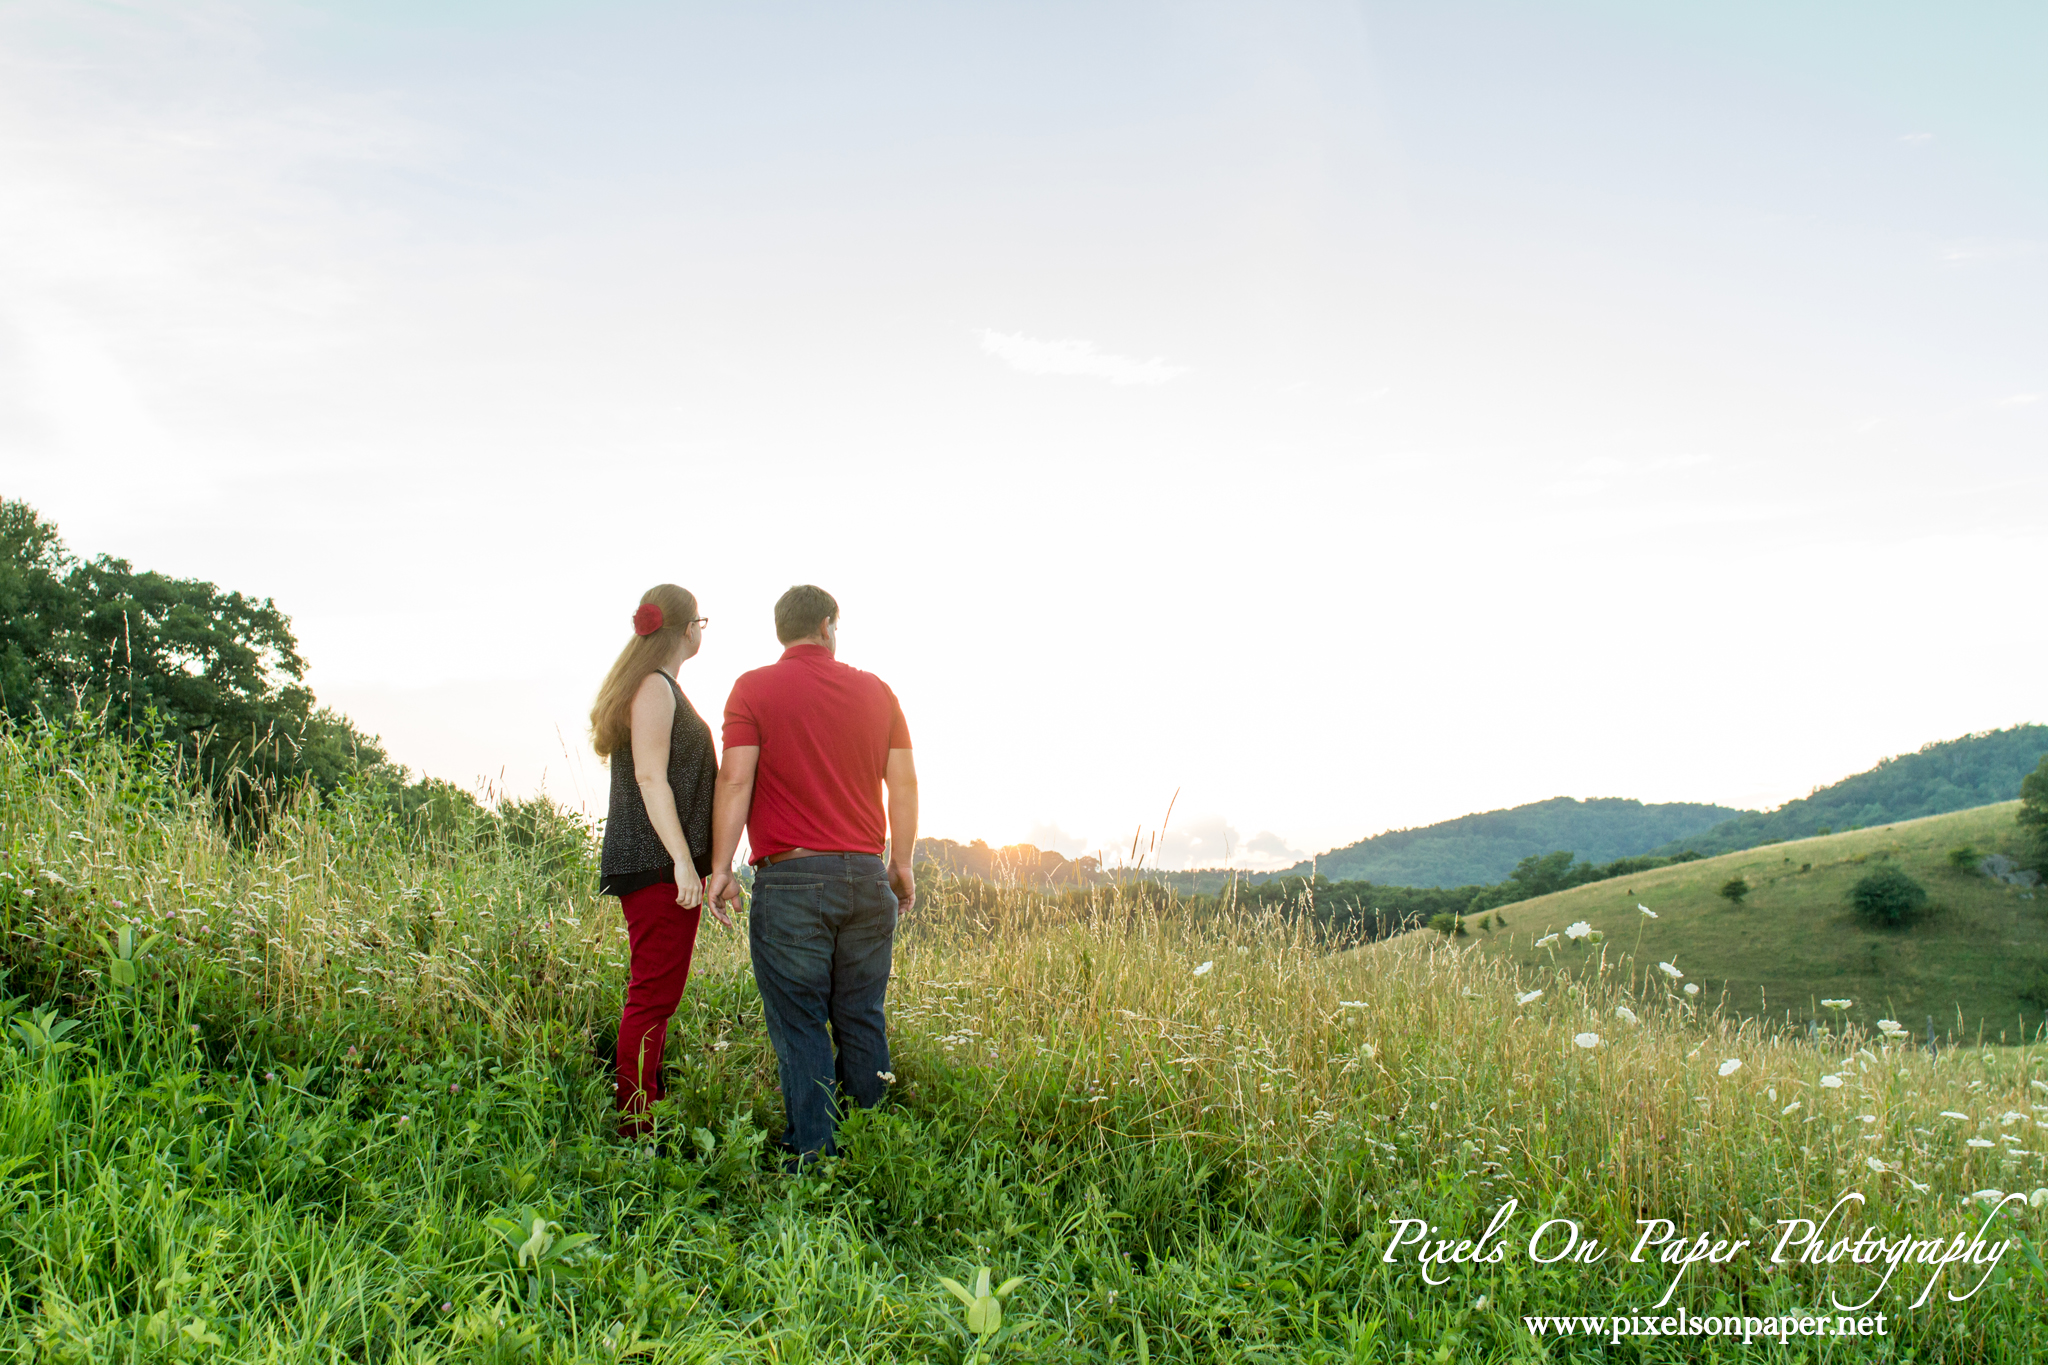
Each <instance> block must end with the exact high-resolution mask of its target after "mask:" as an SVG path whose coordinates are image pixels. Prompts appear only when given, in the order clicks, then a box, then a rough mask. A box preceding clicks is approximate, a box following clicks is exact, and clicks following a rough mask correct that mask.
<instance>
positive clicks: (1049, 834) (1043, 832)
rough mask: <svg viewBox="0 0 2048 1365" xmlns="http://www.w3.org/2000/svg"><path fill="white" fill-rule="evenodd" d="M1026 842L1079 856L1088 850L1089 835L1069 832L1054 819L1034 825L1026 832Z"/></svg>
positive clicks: (1035, 846) (1040, 847)
mask: <svg viewBox="0 0 2048 1365" xmlns="http://www.w3.org/2000/svg"><path fill="white" fill-rule="evenodd" d="M1024 842H1025V843H1027V844H1030V845H1031V846H1032V847H1033V848H1038V849H1050V850H1051V851H1053V852H1054V853H1063V854H1065V855H1066V856H1067V857H1069V858H1078V857H1080V856H1081V855H1082V854H1083V853H1086V852H1088V836H1087V835H1085V834H1069V833H1067V832H1066V831H1065V830H1063V829H1061V828H1060V827H1059V825H1058V823H1056V822H1054V821H1045V822H1042V823H1040V824H1036V825H1033V826H1032V827H1031V828H1030V829H1029V830H1027V831H1026V832H1025V834H1024Z"/></svg>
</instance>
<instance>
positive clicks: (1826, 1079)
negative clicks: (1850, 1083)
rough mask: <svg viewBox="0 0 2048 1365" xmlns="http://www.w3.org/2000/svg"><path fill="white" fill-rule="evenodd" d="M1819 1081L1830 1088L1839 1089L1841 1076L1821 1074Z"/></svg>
mask: <svg viewBox="0 0 2048 1365" xmlns="http://www.w3.org/2000/svg"><path fill="white" fill-rule="evenodd" d="M1820 1083H1821V1084H1822V1085H1824V1086H1826V1087H1827V1088H1828V1089H1830V1090H1840V1089H1841V1088H1842V1078H1841V1077H1840V1076H1823V1077H1821V1078H1820Z"/></svg>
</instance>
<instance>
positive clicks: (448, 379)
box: [0, 0, 2048, 862]
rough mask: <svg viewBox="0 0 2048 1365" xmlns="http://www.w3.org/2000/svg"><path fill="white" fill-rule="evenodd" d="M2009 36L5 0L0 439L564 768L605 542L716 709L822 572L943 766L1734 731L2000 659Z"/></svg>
mask: <svg viewBox="0 0 2048 1365" xmlns="http://www.w3.org/2000/svg"><path fill="white" fill-rule="evenodd" d="M2044 58H2048V11H2043V10H2041V9H2040V8H2038V7H2022V6H2002V7H1993V6H1968V5H1960V6H1959V5H1940V6H1936V5H1915V6H1903V5H1893V6H1874V5H1868V4H1858V5H1831V6H1794V7H1786V6H1778V5H1761V4H1748V5H1729V4H1717V5H1711V6H1710V5H1705V4H1698V5H1667V6H1646V5H1620V4H1604V5H1596V4H1578V5H1564V4H1549V5H1543V4H1521V5H1469V4H1430V5H1420V4H1416V5H1364V6H1356V5H1335V4H1327V5H1326V4H1301V5H1285V4H1260V5H1163V4H1161V5H1136V4H1132V5H1115V4H1107V5H1106V4H1091V5H1069V6H1058V5H1047V4H1032V5H1012V6H998V5H986V4H983V5H950V6H939V5H926V6H911V5H817V6H786V5H782V6H778V5H749V6H722V7H691V6H677V5H593V4H579V5H576V6H567V5H559V6H557V5H538V4H527V5H504V4H492V5H480V4H479V5H464V6H453V5H441V6H426V5H416V4H406V5H396V4H392V5H367V4H357V5H346V6H286V5H241V4H232V3H209V4H203V5H183V4H173V3H142V4H125V5H83V4H53V3H33V2H30V3H22V2H19V0H17V3H11V4H7V5H4V6H0V485H4V488H5V491H6V492H7V493H8V494H9V495H10V496H26V497H28V498H29V499H30V500H31V501H33V502H35V503H36V504H37V505H38V506H39V507H40V508H42V510H43V511H44V512H45V513H46V514H48V515H49V516H51V517H52V518H53V519H55V520H56V521H57V522H58V523H59V524H60V525H61V526H62V528H63V530H64V532H65V534H66V536H67V538H68V539H69V540H70V541H71V543H72V544H73V545H74V546H75V547H76V548H78V549H80V550H82V551H85V552H98V551H102V550H105V551H112V552H115V553H119V554H123V555H126V556H128V557H129V558H131V559H133V560H135V561H137V562H138V563H142V564H147V565H150V566H152V567H159V568H163V569H166V570H169V571H172V572H177V573H184V574H199V575H204V576H206V577H209V578H213V579H215V580H217V581H219V582H222V583H224V584H228V585H232V586H234V587H237V588H242V589H245V590H252V591H256V592H262V593H270V594H273V595H275V596H276V597H277V599H278V600H279V601H280V602H281V603H283V604H284V605H285V607H286V608H287V609H288V610H289V611H291V612H292V613H293V615H294V619H295V622H296V625H297V628H298V630H299V633H300V636H301V639H302V642H303V644H304V647H305V652H306V653H307V655H308V656H309V657H310V658H311V659H312V661H313V664H314V669H315V672H314V682H315V684H316V686H317V687H318V688H319V690H320V692H321V694H322V696H323V697H327V698H330V699H332V700H334V701H336V702H337V703H339V704H341V705H343V706H344V707H345V708H346V709H348V710H349V711H350V713H351V714H352V715H354V716H355V718H356V719H357V720H358V721H359V722H360V723H362V724H363V725H365V726H366V727H367V728H369V729H372V730H376V731H379V732H381V733H383V734H384V735H385V736H386V738H387V739H388V740H389V741H390V742H391V744H392V746H393V748H394V750H395V752H396V754H397V756H398V757H399V758H400V759H401V760H404V761H407V762H409V763H411V764H412V765H413V766H415V767H423V768H426V769H428V770H431V771H434V772H436V773H438V774H440V775H443V776H448V777H452V778H456V779H458V780H464V781H467V780H470V779H471V778H473V777H475V776H477V775H479V774H488V775H490V776H491V777H492V778H493V779H498V778H500V775H501V774H502V781H503V782H504V783H505V784H506V785H507V786H509V787H512V788H514V789H521V790H524V789H530V788H532V787H533V786H535V785H537V784H539V783H541V782H543V781H545V783H546V785H547V786H548V788H549V790H551V791H553V792H555V793H556V794H557V795H561V796H564V797H565V798H567V799H569V800H571V801H572V803H574V802H580V801H586V800H590V799H595V798H596V796H597V794H598V793H601V790H602V782H601V774H600V773H599V772H598V770H597V767H596V764H595V763H594V761H592V760H590V759H588V758H587V757H580V758H579V757H577V754H579V753H581V748H580V745H579V744H578V742H577V733H578V730H579V715H580V711H581V709H582V708H583V707H584V706H585V705H587V701H588V696H589V693H590V691H591V689H592V687H593V686H594V683H595V680H596V678H597V677H598V676H599V675H600V674H601V673H602V671H603V668H604V665H605V663H606V662H607V661H608V657H609V653H610V652H611V651H612V650H613V649H615V648H616V647H617V644H618V642H619V639H620V637H621V634H622V631H623V624H622V623H623V621H624V618H625V614H626V613H627V612H628V611H630V608H631V605H632V603H633V601H635V600H636V599H637V595H638V592H639V590H640V589H641V588H642V587H644V586H645V585H646V584H647V583H648V582H651V581H657V580H660V579H674V580H676V581H680V582H682V583H685V584H686V585H689V586H691V587H692V588H694V589H695V590H696V591H697V592H698V593H699V594H700V596H702V597H703V599H704V601H705V604H706V607H705V609H706V610H707V611H708V612H709V613H710V614H711V615H712V616H713V617H714V623H713V627H712V633H711V641H710V644H709V646H708V647H707V651H706V653H705V655H704V656H703V658H702V659H700V660H699V661H697V662H696V663H693V664H692V665H691V666H690V675H689V676H686V677H685V678H684V679H683V681H684V684H685V687H686V689H688V690H689V691H690V692H691V694H692V696H693V697H694V698H695V699H696V701H697V704H698V706H699V708H700V709H701V710H703V711H705V712H706V714H707V715H710V716H712V717H713V718H714V719H715V717H716V713H717V709H718V707H719V705H720V703H721V702H722V699H723V695H724V691H725V688H726V686H727V684H728V683H729V680H730V679H731V677H732V676H733V675H734V674H735V673H737V672H738V671H740V670H741V669H743V668H745V667H750V666H753V665H754V664H757V663H760V662H763V661H765V660H766V659H767V658H769V657H772V654H773V652H774V648H773V640H772V636H771V634H770V631H769V629H768V625H767V614H768V607H769V605H770V604H771V603H772V601H773V599H774V596H775V595H776V593H777V592H779V591H780V589H781V588H782V587H784V586H786V585H787V584H788V583H790V582H793V581H798V580H804V579H810V580H816V581H819V582H822V583H824V584H826V585H827V586H828V587H830V588H832V589H833V590H834V591H835V592H837V593H838V594H839V595H840V597H841V599H842V601H843V602H844V604H845V607H846V611H847V623H846V653H845V657H846V658H848V659H849V661H851V662H855V663H859V664H861V665H863V666H865V667H870V668H873V669H875V670H876V671H878V672H881V673H882V674H884V675H885V676H886V677H888V678H889V679H890V680H891V681H892V683H894V684H895V685H896V687H897V689H898V691H899V692H900V693H901V694H902V695H903V696H904V699H905V702H906V705H907V706H908V707H909V709H910V712H911V720H912V724H913V728H914V730H915V732H916V734H917V738H918V743H919V746H920V749H921V750H922V761H923V763H924V767H925V772H926V788H927V792H928V805H929V810H930V814H929V817H928V822H927V823H928V825H929V827H930V832H932V833H936V834H944V835H951V836H953V837H959V838H972V837H986V838H989V839H991V840H999V841H1000V840H1009V839H1015V838H1020V837H1023V836H1025V835H1026V834H1027V833H1029V832H1031V831H1034V830H1036V831H1038V833H1039V836H1040V837H1041V838H1042V839H1049V840H1058V841H1061V842H1063V843H1065V845H1066V846H1067V847H1068V848H1069V849H1070V851H1071V850H1072V849H1075V848H1080V847H1083V846H1086V847H1090V848H1093V847H1097V846H1109V845H1112V844H1118V843H1121V844H1124V845H1125V846H1127V845H1128V840H1129V837H1130V832H1131V830H1132V829H1133V828H1134V827H1137V826H1140V825H1145V826H1148V827H1149V826H1151V825H1156V824H1157V822H1158V818H1159V815H1160V814H1161V812H1163V810H1164V809H1165V806H1166V803H1167V800H1168V798H1169V797H1170V796H1171V795H1172V793H1173V792H1174V791H1175V790H1176V789H1179V790H1180V791H1181V797H1180V804H1179V806H1178V808H1177V813H1176V816H1175V825H1176V827H1178V829H1179V830H1180V833H1181V836H1182V837H1181V838H1179V839H1177V840H1176V842H1175V844H1174V850H1173V852H1174V856H1176V857H1189V858H1194V859H1196V860H1198V861H1203V862H1212V861H1219V860H1220V857H1221V853H1222V848H1221V845H1222V844H1223V843H1224V841H1225V839H1226V837H1227V838H1228V839H1229V842H1230V844H1231V845H1232V847H1233V849H1239V848H1242V847H1243V846H1244V844H1245V843H1246V842H1247V841H1249V840H1251V839H1252V837H1253V836H1254V835H1255V834H1256V833H1258V832H1260V831H1265V832H1267V833H1268V834H1269V835H1272V836H1275V837H1272V838H1269V839H1267V840H1264V841H1262V842H1261V844H1260V847H1261V848H1262V849H1265V850H1267V851H1268V856H1270V857H1271V858H1274V859H1280V858H1283V857H1284V856H1285V850H1287V849H1295V850H1303V851H1307V850H1313V849H1318V848H1324V847H1329V846H1331V845H1334V844H1339V843H1344V842H1348V841H1349V840H1351V839H1354V838H1357V837H1360V836H1361V835H1364V834H1368V833H1372V832H1375V831H1377V830H1379V829H1383V828H1386V827H1389V826H1399V825H1412V824H1419V823H1425V822H1427V821H1430V820H1434V819H1440V818H1444V817H1448V816H1452V815H1456V814H1460V813H1463V812H1465V811H1467V810H1472V809H1482V808H1487V807H1491V806H1499V805H1507V804H1513V803H1515V802H1519V801H1525V800H1533V799H1540V798H1543V797H1548V796H1553V795H1558V794H1569V795H1577V796H1603V795H1630V796H1640V797H1642V798H1644V799H1649V800H1690V799H1697V800H1718V801H1725V802H1729V803H1733V804H1760V803H1771V802H1776V801H1779V800H1783V799H1785V798H1787V797H1790V796H1796V795H1801V794H1804V792H1805V791H1806V790H1808V789H1809V788H1810V787H1811V786H1813V785H1815V784H1818V783H1823V782H1827V781H1831V780H1833V779H1834V778H1837V777H1839V776H1841V775H1843V774H1845V773H1847V772H1849V771H1852V770H1855V769H1860V768H1863V767H1866V766H1868V765H1869V764H1870V763H1871V762H1872V761H1874V760H1875V759H1877V758H1878V757H1880V756H1882V755H1884V754H1887V753H1892V752H1896V751H1899V750H1901V749H1907V748H1912V747H1915V746H1917V745H1918V744H1919V743H1921V742H1923V741H1925V740H1929V739H1935V738H1944V737H1950V736H1953V735H1955V734H1958V733H1962V732H1964V731H1968V730H1971V729H1976V728H1983V727H1988V726H1995V725H2005V724H2011V723H2014V722H2017V721H2022V720H2029V719H2035V720H2038V719H2043V718H2044V713H2043V710H2042V708H2041V705H2040V699H2041V698H2042V696H2043V695H2044V693H2043V687H2042V678H2043V676H2044V668H2043V665H2044V663H2048V658H2044V654H2048V650H2044V646H2043V645H2042V644H2041V643H2040V642H2039V636H2038V632H2036V631H2035V630H2034V629H2033V626H2032V622H2033V620H2034V618H2035V617H2036V616H2038V610H2037V609H2036V606H2035V604H2034V603H2033V602H2032V601H2031V600H2029V599H2028V597H2027V596H2026V595H2025V590H2026V589H2027V587H2028V585H2029V584H2031V583H2032V582H2033V581H2034V580H2036V579H2038V576H2039V565H2040V563H2041V561H2042V550H2043V547H2044V540H2048V527H2044V516H2043V513H2042V511H2041V507H2042V504H2043V500H2044V494H2048V459H2044V457H2043V451H2044V440H2048V329H2044V326H2043V322H2042V319H2043V318H2048V93H2044V86H2048V82H2043V81H2041V80H2040V79H2039V73H2040V71H2041V70H2043V69H2044V60H2043V59H2044ZM480 614H481V620H482V621H486V622H488V623H489V624H487V625H480V624H479V619H480ZM558 734H559V735H560V736H563V737H566V739H567V741H568V742H567V744H566V749H567V751H568V752H566V753H565V745H564V743H563V741H562V739H558V737H557V736H558ZM1055 831H1056V832H1055ZM1197 833H1199V834H1200V835H1201V837H1202V838H1203V840H1204V842H1203V843H1201V844H1199V845H1197V844H1192V843H1189V842H1187V839H1189V838H1192V837H1193V836H1194V835H1196V834H1197Z"/></svg>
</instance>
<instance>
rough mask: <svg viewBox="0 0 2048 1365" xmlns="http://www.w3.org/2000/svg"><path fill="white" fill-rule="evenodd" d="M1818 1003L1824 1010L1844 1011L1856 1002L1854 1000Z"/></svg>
mask: <svg viewBox="0 0 2048 1365" xmlns="http://www.w3.org/2000/svg"><path fill="white" fill-rule="evenodd" d="M1820 1003H1821V1005H1822V1006H1823V1007H1824V1008H1826V1009H1831V1010H1845V1009H1848V1008H1849V1007H1850V1006H1852V1005H1854V1004H1855V1003H1856V1002H1855V1001H1854V1000H1823V1001H1821V1002H1820Z"/></svg>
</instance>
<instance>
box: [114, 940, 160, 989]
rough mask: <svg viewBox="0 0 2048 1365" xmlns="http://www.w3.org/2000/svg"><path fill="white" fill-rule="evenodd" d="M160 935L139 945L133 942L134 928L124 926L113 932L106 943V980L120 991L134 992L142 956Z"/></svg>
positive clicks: (139, 978) (140, 972) (139, 974)
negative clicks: (112, 935)
mask: <svg viewBox="0 0 2048 1365" xmlns="http://www.w3.org/2000/svg"><path fill="white" fill-rule="evenodd" d="M162 937H163V935H162V934H151V935H150V936H149V937H148V938H146V939H143V940H142V941H141V942H140V943H137V942H136V941H135V926H134V925H132V924H124V925H122V926H121V927H120V928H119V929H118V930H116V931H115V933H114V937H113V938H112V939H111V940H110V941H109V942H108V943H107V945H106V946H107V980H109V981H111V982H113V983H114V985H115V986H117V987H119V988H120V989H122V990H124V991H125V990H134V989H135V986H136V983H137V982H139V981H141V979H142V956H143V954H144V953H147V952H148V951H149V950H150V948H151V947H153V946H154V945H155V943H156V941H157V940H158V939H160V938H162Z"/></svg>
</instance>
